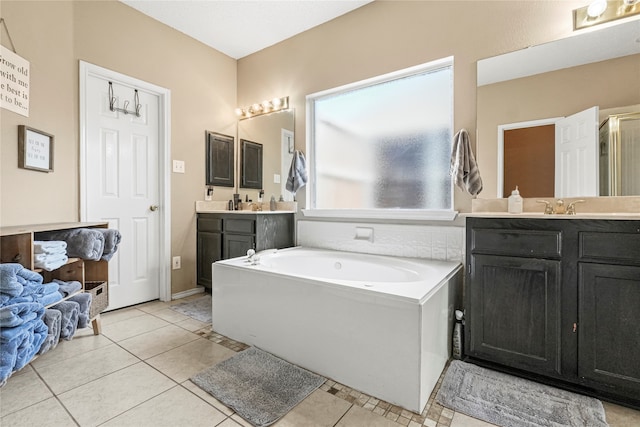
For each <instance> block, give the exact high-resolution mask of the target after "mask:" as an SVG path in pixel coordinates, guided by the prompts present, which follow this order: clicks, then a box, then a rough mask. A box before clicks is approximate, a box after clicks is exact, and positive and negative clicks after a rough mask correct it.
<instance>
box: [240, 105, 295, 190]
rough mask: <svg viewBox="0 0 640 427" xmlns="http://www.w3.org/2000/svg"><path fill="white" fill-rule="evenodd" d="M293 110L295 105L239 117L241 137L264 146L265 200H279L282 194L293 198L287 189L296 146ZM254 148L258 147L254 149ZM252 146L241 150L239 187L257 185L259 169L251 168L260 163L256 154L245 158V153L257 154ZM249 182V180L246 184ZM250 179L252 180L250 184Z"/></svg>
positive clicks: (263, 179)
mask: <svg viewBox="0 0 640 427" xmlns="http://www.w3.org/2000/svg"><path fill="white" fill-rule="evenodd" d="M294 122H295V120H294V112H293V109H292V108H290V109H287V110H282V111H277V112H273V113H268V114H263V115H260V116H255V117H250V118H246V119H241V120H239V121H238V141H241V143H242V141H247V142H251V144H253V145H251V144H249V145H251V147H253V146H254V145H255V144H259V145H261V146H262V161H261V163H262V172H261V175H262V183H261V188H262V189H263V190H264V197H265V200H267V201H268V200H269V199H270V198H271V196H274V197H275V198H276V200H278V199H279V198H280V196H281V195H282V196H283V198H284V200H286V201H291V200H293V195H292V194H291V193H289V192H288V191H286V189H285V185H286V182H287V177H288V174H289V167H290V166H291V160H292V158H293V150H294ZM254 151H255V150H254ZM254 151H252V150H248V151H247V150H241V153H240V157H241V158H240V165H242V166H245V167H241V168H240V169H241V171H240V174H241V177H240V180H239V187H240V190H242V189H243V188H256V187H255V182H256V181H257V180H256V174H257V173H260V171H257V170H252V169H248V168H247V167H250V166H251V164H253V165H254V167H256V168H257V167H258V165H256V163H255V161H256V159H257V157H256V156H255V155H254V156H253V157H251V158H247V159H243V158H242V157H243V154H242V153H248V154H251V153H253V154H255V153H254ZM245 183H246V184H245ZM249 183H251V184H249Z"/></svg>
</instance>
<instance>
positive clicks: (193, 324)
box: [176, 318, 211, 332]
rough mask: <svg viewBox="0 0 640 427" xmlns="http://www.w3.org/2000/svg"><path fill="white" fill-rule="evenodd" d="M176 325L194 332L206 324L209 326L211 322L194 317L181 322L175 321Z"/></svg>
mask: <svg viewBox="0 0 640 427" xmlns="http://www.w3.org/2000/svg"><path fill="white" fill-rule="evenodd" d="M176 326H180V327H181V328H184V329H186V330H187V331H191V332H195V331H197V330H200V329H202V328H205V327H207V326H209V327H211V323H204V322H201V321H199V320H196V319H192V318H189V319H187V320H184V321H182V322H177V323H176Z"/></svg>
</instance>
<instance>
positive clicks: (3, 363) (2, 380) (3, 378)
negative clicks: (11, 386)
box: [0, 340, 19, 387]
mask: <svg viewBox="0 0 640 427" xmlns="http://www.w3.org/2000/svg"><path fill="white" fill-rule="evenodd" d="M18 344H19V343H18V340H15V341H10V342H7V343H2V351H0V387H3V386H4V385H5V384H6V382H7V379H8V378H9V377H10V376H11V373H12V372H13V367H14V366H16V359H17V358H18Z"/></svg>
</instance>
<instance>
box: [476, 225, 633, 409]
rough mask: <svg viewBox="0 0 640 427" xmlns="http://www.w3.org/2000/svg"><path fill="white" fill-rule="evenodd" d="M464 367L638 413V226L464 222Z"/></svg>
mask: <svg viewBox="0 0 640 427" xmlns="http://www.w3.org/2000/svg"><path fill="white" fill-rule="evenodd" d="M466 234H467V237H466V248H467V255H466V258H467V263H466V264H467V277H466V284H465V314H466V325H465V333H466V335H465V355H466V357H467V359H468V361H471V362H475V363H478V364H481V365H485V366H489V367H493V368H497V369H501V370H504V371H507V372H511V373H515V374H520V375H522V376H525V377H529V378H532V379H536V380H540V381H543V382H549V383H552V384H556V385H558V386H561V387H565V388H569V389H573V390H576V391H581V392H583V393H586V394H591V395H596V396H599V397H602V398H605V399H609V400H614V401H618V402H620V403H624V404H628V405H631V406H635V407H640V362H638V357H639V356H638V355H639V354H640V221H628V220H595V219H594V220H586V219H556V218H545V219H521V218H476V217H470V218H467V232H466Z"/></svg>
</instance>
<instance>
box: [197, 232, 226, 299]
mask: <svg viewBox="0 0 640 427" xmlns="http://www.w3.org/2000/svg"><path fill="white" fill-rule="evenodd" d="M197 241H198V253H197V264H198V266H197V268H198V285H201V286H204V287H207V288H211V264H213V263H214V262H216V261H219V260H221V259H222V234H221V233H215V232H208V231H198V236H197Z"/></svg>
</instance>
